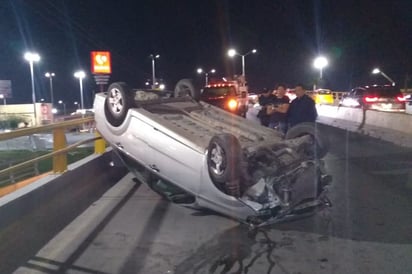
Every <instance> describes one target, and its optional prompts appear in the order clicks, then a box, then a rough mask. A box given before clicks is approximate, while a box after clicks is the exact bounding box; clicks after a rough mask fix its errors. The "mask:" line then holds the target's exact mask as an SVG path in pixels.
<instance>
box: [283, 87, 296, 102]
mask: <svg viewBox="0 0 412 274" xmlns="http://www.w3.org/2000/svg"><path fill="white" fill-rule="evenodd" d="M285 95H286V96H287V97H289V101H290V102H292V101H293V100H294V99H296V93H295V90H294V89H290V88H288V89H287V90H286V94H285Z"/></svg>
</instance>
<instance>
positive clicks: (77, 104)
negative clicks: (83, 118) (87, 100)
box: [73, 101, 79, 109]
mask: <svg viewBox="0 0 412 274" xmlns="http://www.w3.org/2000/svg"><path fill="white" fill-rule="evenodd" d="M73 104H74V105H75V106H76V109H78V108H79V102H77V101H75V102H74V103H73Z"/></svg>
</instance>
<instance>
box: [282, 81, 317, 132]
mask: <svg viewBox="0 0 412 274" xmlns="http://www.w3.org/2000/svg"><path fill="white" fill-rule="evenodd" d="M295 93H296V98H295V99H294V100H293V101H292V102H291V103H290V106H289V109H288V114H287V120H288V123H289V128H290V127H293V126H295V125H297V124H299V123H304V122H315V121H316V118H317V117H318V113H317V111H316V105H315V101H314V100H313V99H312V98H311V97H309V96H308V95H307V94H306V91H305V88H304V87H303V85H301V84H298V85H296V87H295Z"/></svg>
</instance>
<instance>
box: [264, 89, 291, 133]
mask: <svg viewBox="0 0 412 274" xmlns="http://www.w3.org/2000/svg"><path fill="white" fill-rule="evenodd" d="M288 109H289V97H288V96H286V86H285V85H282V84H281V85H278V86H277V88H276V91H275V97H274V100H273V105H272V106H271V107H269V108H268V110H267V114H268V115H270V122H269V127H270V128H274V129H277V130H278V131H280V132H282V133H283V134H286V131H287V122H286V113H287V112H288Z"/></svg>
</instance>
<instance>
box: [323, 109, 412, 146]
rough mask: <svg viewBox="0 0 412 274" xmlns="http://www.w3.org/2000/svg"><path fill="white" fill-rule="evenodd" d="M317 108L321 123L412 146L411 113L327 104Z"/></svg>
mask: <svg viewBox="0 0 412 274" xmlns="http://www.w3.org/2000/svg"><path fill="white" fill-rule="evenodd" d="M317 110H318V114H319V118H318V121H319V122H321V123H324V124H328V125H331V126H334V127H339V128H343V129H347V130H350V131H356V132H359V133H362V134H365V135H369V136H372V137H375V138H379V139H382V140H386V141H389V142H392V143H395V144H397V145H401V146H407V147H412V115H408V114H406V113H397V112H381V111H375V110H363V109H360V108H347V107H336V106H327V105H320V106H317Z"/></svg>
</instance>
